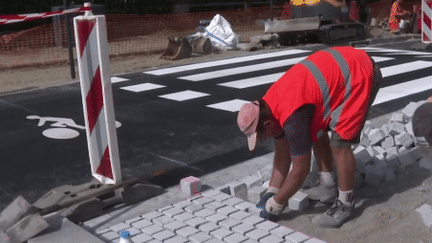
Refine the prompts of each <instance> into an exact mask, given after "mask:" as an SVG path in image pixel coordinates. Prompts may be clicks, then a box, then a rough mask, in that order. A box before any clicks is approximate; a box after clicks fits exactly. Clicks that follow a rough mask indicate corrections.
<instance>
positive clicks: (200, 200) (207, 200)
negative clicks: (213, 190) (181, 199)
mask: <svg viewBox="0 0 432 243" xmlns="http://www.w3.org/2000/svg"><path fill="white" fill-rule="evenodd" d="M213 201H214V199H213V198H211V197H205V196H204V197H201V198H198V199H196V200H193V201H192V203H195V204H198V205H201V206H204V205H205V204H207V203H211V202H213Z"/></svg>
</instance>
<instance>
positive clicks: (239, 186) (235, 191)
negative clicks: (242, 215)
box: [229, 181, 248, 200]
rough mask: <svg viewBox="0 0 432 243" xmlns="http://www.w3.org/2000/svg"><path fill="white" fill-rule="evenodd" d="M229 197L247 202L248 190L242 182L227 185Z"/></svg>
mask: <svg viewBox="0 0 432 243" xmlns="http://www.w3.org/2000/svg"><path fill="white" fill-rule="evenodd" d="M229 187H230V195H231V196H235V197H237V198H240V199H243V200H247V193H248V189H247V186H246V184H245V183H244V182H240V181H235V182H231V183H229Z"/></svg>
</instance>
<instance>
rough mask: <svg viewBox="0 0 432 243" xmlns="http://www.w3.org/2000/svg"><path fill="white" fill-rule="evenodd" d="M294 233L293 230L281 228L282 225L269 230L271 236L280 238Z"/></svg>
mask: <svg viewBox="0 0 432 243" xmlns="http://www.w3.org/2000/svg"><path fill="white" fill-rule="evenodd" d="M294 232H295V231H294V230H292V229H290V228H288V227H286V226H283V225H281V226H279V227H277V228H275V229H272V230H270V233H271V234H273V235H277V236H280V237H282V238H284V237H285V236H287V235H290V234H292V233H294Z"/></svg>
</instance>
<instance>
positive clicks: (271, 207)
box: [265, 196, 285, 215]
mask: <svg viewBox="0 0 432 243" xmlns="http://www.w3.org/2000/svg"><path fill="white" fill-rule="evenodd" d="M284 206H285V205H281V204H279V203H277V202H276V201H275V200H274V196H273V197H271V198H270V199H269V200H268V201H267V203H266V206H265V209H266V211H267V212H269V213H271V214H276V215H278V214H279V213H280V212H282V210H283V209H284Z"/></svg>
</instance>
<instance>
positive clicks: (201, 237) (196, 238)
mask: <svg viewBox="0 0 432 243" xmlns="http://www.w3.org/2000/svg"><path fill="white" fill-rule="evenodd" d="M212 238H213V237H211V236H210V235H208V234H206V233H204V232H198V233H196V234H194V235H191V236H189V239H190V240H191V241H192V242H195V243H202V242H205V241H207V240H210V239H212Z"/></svg>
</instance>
